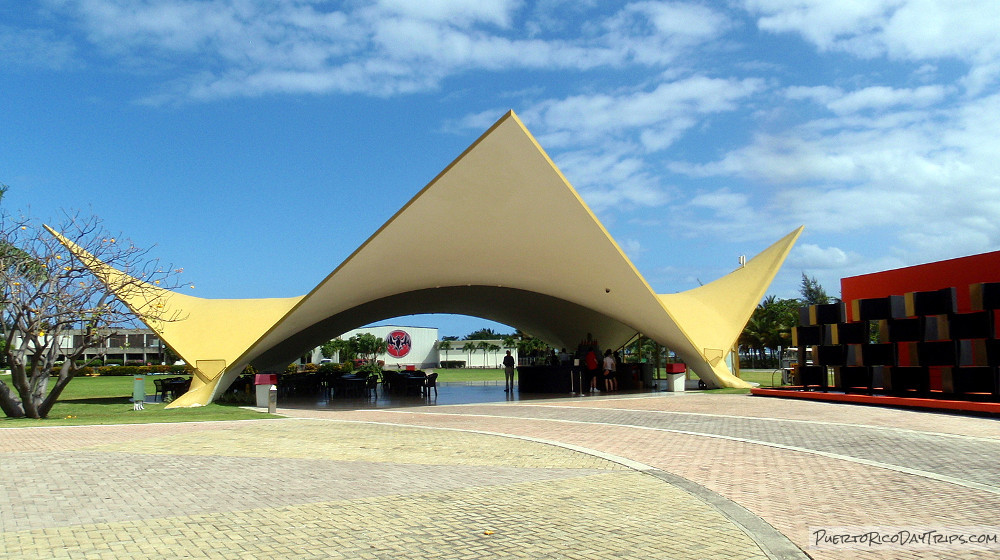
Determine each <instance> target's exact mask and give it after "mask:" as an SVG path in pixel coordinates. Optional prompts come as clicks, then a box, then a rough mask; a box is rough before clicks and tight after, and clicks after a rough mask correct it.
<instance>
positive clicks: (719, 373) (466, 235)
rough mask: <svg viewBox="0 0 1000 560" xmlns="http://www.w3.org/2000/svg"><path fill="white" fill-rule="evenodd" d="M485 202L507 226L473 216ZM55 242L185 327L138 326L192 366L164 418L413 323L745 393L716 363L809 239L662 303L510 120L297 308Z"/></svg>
mask: <svg viewBox="0 0 1000 560" xmlns="http://www.w3.org/2000/svg"><path fill="white" fill-rule="evenodd" d="M487 205H488V206H489V207H490V208H491V209H492V214H493V215H494V216H501V217H502V219H495V220H483V219H481V216H479V215H478V214H476V213H474V212H468V211H467V209H468V208H481V207H484V206H487ZM428 224H433V227H428ZM50 231H51V232H52V233H53V235H55V236H56V237H58V238H59V240H60V241H61V242H62V243H63V244H64V245H65V246H66V247H67V248H68V249H69V250H70V251H72V252H73V253H74V254H76V255H77V256H78V257H79V258H81V260H82V261H83V262H84V263H85V264H87V266H88V267H89V268H90V269H91V270H92V271H93V272H94V273H95V275H97V276H98V277H99V278H100V279H101V280H102V281H104V282H105V283H106V284H107V285H108V286H109V287H111V288H112V289H113V290H116V293H117V294H118V296H119V297H120V298H121V300H122V301H123V302H124V303H125V304H126V305H128V306H129V307H130V308H131V309H132V311H133V312H135V313H136V314H137V315H138V316H139V317H140V318H144V317H148V315H149V314H148V313H144V311H148V307H147V306H148V305H149V302H151V301H155V302H156V305H157V308H158V310H159V311H160V314H161V316H163V315H167V316H172V317H181V318H182V319H180V320H176V321H156V320H148V321H147V325H148V326H149V327H150V328H151V329H152V330H153V331H154V332H156V333H157V334H158V335H159V336H160V337H161V338H162V339H163V340H164V342H166V343H167V344H168V345H169V346H170V347H171V348H173V349H174V351H175V352H177V353H178V354H179V355H180V356H181V357H182V358H183V359H184V360H185V361H187V363H189V364H192V365H194V366H195V376H194V380H193V382H192V385H191V389H190V390H189V391H188V392H187V393H185V394H184V395H182V396H181V397H180V398H178V399H176V400H175V401H173V402H172V403H171V404H170V405H169V406H170V407H184V406H199V405H204V404H207V403H209V402H211V401H212V400H213V399H214V398H215V396H216V395H218V394H220V393H221V392H222V391H224V390H225V389H226V388H227V387H228V386H229V385H230V384H231V383H232V382H233V380H234V379H236V377H237V376H238V375H239V374H240V372H242V371H243V369H244V368H245V367H246V366H247V365H253V366H254V367H255V368H257V369H258V370H267V369H272V368H283V367H284V366H285V365H287V364H288V363H290V362H292V361H294V359H295V358H297V357H298V356H301V355H302V354H303V353H305V352H306V351H308V350H310V349H312V348H315V347H316V346H318V345H320V344H322V343H324V342H326V341H327V340H330V339H331V338H332V337H334V336H337V335H339V334H342V333H344V332H347V331H349V330H351V329H354V328H357V327H360V326H363V325H366V324H370V323H372V322H375V321H379V320H382V319H388V318H392V317H398V316H402V315H410V314H416V313H458V314H465V315H473V316H478V317H482V318H485V319H490V320H494V321H497V322H500V323H504V324H507V325H511V326H513V327H516V328H519V329H520V330H522V331H523V332H525V333H529V334H531V335H533V336H535V337H538V338H540V339H542V340H544V341H545V342H547V343H548V344H550V345H552V346H554V347H559V348H575V347H576V345H577V343H578V342H580V341H581V340H584V339H585V337H586V336H587V334H591V335H592V336H593V337H594V339H595V340H597V341H598V342H599V343H600V344H602V345H603V346H605V347H608V348H617V347H620V346H622V345H623V344H625V343H627V342H628V341H629V340H630V339H631V338H632V337H633V336H635V335H636V334H637V333H642V334H643V335H644V336H646V337H649V338H651V339H653V340H655V341H656V342H658V343H659V344H662V345H664V346H666V347H668V348H670V349H671V350H672V351H674V352H675V353H676V354H677V355H678V356H680V357H681V358H682V359H683V360H684V362H685V363H686V364H687V365H688V367H689V368H691V369H692V370H693V371H694V372H695V373H696V374H697V375H698V376H699V377H700V378H701V379H702V380H704V381H705V382H706V383H707V384H709V385H710V386H713V387H746V386H747V385H746V383H745V382H743V381H742V380H740V379H739V378H737V377H735V376H734V375H733V374H732V372H731V371H730V370H729V368H728V367H727V366H726V361H725V357H726V356H727V355H728V354H729V353H730V351H731V349H732V348H733V345H734V344H735V343H736V339H737V338H738V336H739V334H740V332H741V331H742V330H743V327H744V326H745V325H746V323H747V321H748V320H749V319H750V315H751V314H752V313H753V310H754V308H755V307H756V306H757V304H758V302H759V301H760V300H761V298H762V297H763V296H764V293H765V291H766V290H767V288H768V286H769V285H770V283H771V281H772V280H773V279H774V276H775V275H776V274H777V272H778V270H779V269H780V268H781V265H782V263H783V262H784V260H785V258H786V257H787V256H788V253H789V251H791V248H792V246H793V245H794V244H795V241H796V239H798V237H799V235H800V234H801V232H802V228H801V227H800V228H798V229H796V230H795V231H793V232H791V233H789V234H788V235H786V236H785V237H783V238H782V239H780V240H778V241H777V242H775V243H774V244H773V245H771V246H770V247H769V248H767V249H765V250H764V251H763V252H761V253H760V254H759V255H757V256H756V257H754V258H753V259H751V260H750V261H748V262H747V263H746V264H745V265H744V266H742V267H741V268H739V269H737V270H736V271H734V272H732V273H730V274H728V275H726V276H724V277H722V278H720V279H718V280H716V281H714V282H712V283H710V284H706V285H704V286H701V287H699V288H696V289H693V290H690V291H687V292H682V293H677V294H656V293H655V292H654V291H653V289H652V288H651V287H650V286H649V284H648V283H647V282H646V280H645V279H644V278H643V277H642V275H640V274H639V272H638V270H636V268H635V266H634V265H633V264H632V262H631V261H630V260H629V259H628V257H626V256H625V253H624V252H623V251H622V250H621V248H620V247H619V246H618V244H617V243H616V242H615V240H614V239H612V238H611V235H610V234H609V233H608V231H607V230H606V229H605V228H604V226H603V225H602V224H601V223H600V222H599V221H598V219H597V217H596V216H595V215H594V213H593V212H591V210H590V208H589V207H588V206H587V205H586V203H584V201H583V199H582V198H580V195H579V194H578V193H577V192H576V190H574V189H573V187H572V186H571V185H570V184H569V182H568V181H567V180H566V178H565V177H564V176H563V175H562V173H561V172H560V171H559V169H558V168H557V167H556V166H555V164H554V163H553V162H552V160H551V159H550V158H549V157H548V155H547V154H546V153H545V151H544V150H543V149H542V148H541V146H539V144H538V142H537V141H536V140H535V139H534V137H533V136H532V135H531V133H530V132H528V130H527V128H525V126H524V124H523V123H521V121H520V119H518V118H517V115H515V114H514V112H513V111H511V112H508V113H507V114H506V115H504V116H503V117H502V118H501V119H500V120H498V121H497V122H496V123H495V124H494V125H493V126H492V127H490V129H489V130H487V131H486V132H485V133H484V134H483V135H482V136H480V137H479V139H478V140H476V141H475V142H474V143H473V144H472V145H471V146H469V148H467V149H466V150H465V151H464V152H463V153H462V154H461V155H460V156H458V158H457V159H455V160H454V161H453V162H452V163H451V164H450V165H448V167H446V168H445V169H444V170H443V171H441V173H440V174H438V176H437V177H435V178H434V179H433V180H432V181H431V182H430V183H428V184H427V186H425V187H424V188H423V189H422V190H421V191H420V192H419V193H417V194H416V196H414V197H413V198H412V199H411V200H410V201H409V202H407V203H406V204H405V205H404V206H403V207H402V208H401V209H400V210H399V211H398V212H397V213H396V214H395V215H394V216H393V217H392V218H390V219H389V220H388V221H387V222H386V223H385V224H384V225H383V226H382V227H381V228H379V230H378V231H376V232H375V233H374V234H373V235H372V236H371V237H369V238H368V240H367V241H365V242H364V243H363V244H362V245H361V246H360V247H358V249H356V250H355V251H354V253H352V254H351V255H350V256H349V257H347V259H346V260H344V262H342V263H341V264H340V266H338V267H337V268H336V269H335V270H334V271H333V272H331V273H330V275H329V276H327V277H326V278H325V279H324V280H323V281H322V282H320V283H319V284H318V285H317V286H316V287H315V288H313V290H312V291H311V292H309V293H308V294H306V295H304V296H300V297H293V298H281V299H252V300H233V299H222V300H210V299H203V298H196V297H191V296H188V295H183V294H179V293H176V292H172V291H168V290H162V289H160V288H159V287H156V286H152V285H149V284H145V285H143V283H142V282H140V281H137V280H135V279H134V278H130V277H128V276H127V275H126V274H125V273H123V272H121V271H118V270H115V269H113V268H111V267H108V266H107V265H105V264H104V263H101V262H100V261H98V260H97V259H96V258H94V257H93V256H92V255H89V254H88V253H87V252H86V251H84V250H83V249H82V248H80V247H79V246H77V245H75V244H73V243H72V242H70V241H69V240H67V239H65V238H64V237H62V236H60V235H59V234H58V233H56V232H54V231H52V230H50ZM483 238H493V239H503V240H504V246H503V251H499V252H486V251H482V250H481V247H480V246H479V244H477V243H476V240H478V239H483ZM401 242H405V245H406V247H407V250H406V251H400V250H399V247H400V243H401ZM400 271H405V272H402V273H401V272H400ZM119 286H120V287H121V290H120V291H119V290H118V289H117V287H119ZM126 287H127V289H126Z"/></svg>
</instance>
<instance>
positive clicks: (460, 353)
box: [438, 340, 517, 368]
mask: <svg viewBox="0 0 1000 560" xmlns="http://www.w3.org/2000/svg"><path fill="white" fill-rule="evenodd" d="M467 342H471V343H473V344H479V343H480V342H486V343H487V344H495V345H497V346H500V349H499V350H495V351H493V352H487V353H486V354H483V351H482V350H479V349H476V350H475V351H473V352H472V353H471V355H470V353H469V352H468V351H466V350H462V347H463V346H465V344H466V343H467ZM507 350H510V355H511V356H513V357H514V361H515V363H516V362H517V348H504V347H503V344H502V343H501V341H499V340H485V341H480V340H452V341H451V348H450V349H448V350H447V351H445V350H440V349H439V350H438V355H439V356H440V359H441V361H442V362H445V361H448V362H457V361H462V362H465V367H468V368H481V367H486V368H502V367H503V357H504V356H506V355H507Z"/></svg>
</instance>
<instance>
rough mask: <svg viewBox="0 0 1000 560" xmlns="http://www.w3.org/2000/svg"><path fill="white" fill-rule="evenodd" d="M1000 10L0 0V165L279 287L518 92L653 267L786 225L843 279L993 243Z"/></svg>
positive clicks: (201, 282)
mask: <svg viewBox="0 0 1000 560" xmlns="http://www.w3.org/2000/svg"><path fill="white" fill-rule="evenodd" d="M998 28H1000V2H996V1H995V0H984V1H963V0H951V1H939V2H935V1H930V0H870V1H858V2H846V1H845V2H829V1H823V0H816V1H813V0H741V1H738V0H733V1H726V2H722V1H720V2H654V1H641V2H630V3H625V2H622V3H615V2H588V1H584V0H574V1H563V0H540V1H536V2H530V1H514V0H456V1H444V0H437V1H435V0H423V1H421V2H411V1H406V0H386V1H375V2H371V1H361V0H357V1H350V2H306V1H296V0H286V1H281V2H259V1H254V0H228V1H186V0H184V1H182V0H143V1H116V0H48V1H47V0H41V1H38V2H22V1H12V0H0V79H2V82H0V84H2V86H0V182H2V183H5V184H7V185H9V186H10V187H11V189H10V192H9V193H8V195H7V196H6V198H5V199H4V206H5V207H6V208H7V209H8V211H15V212H16V211H23V212H25V213H27V214H29V215H31V216H34V217H37V218H39V219H43V220H47V221H58V218H59V216H60V212H61V210H62V209H72V210H81V211H83V212H85V213H94V214H97V215H99V216H101V217H102V218H103V219H104V221H105V225H106V226H107V227H108V228H109V229H110V230H112V231H114V232H122V233H123V234H124V236H126V237H128V238H130V239H131V240H132V241H133V242H135V243H136V244H137V245H139V246H146V247H148V246H154V247H153V250H152V253H153V254H154V255H155V256H158V257H160V258H161V259H162V260H163V261H165V262H169V263H173V264H174V265H176V266H178V267H183V268H184V273H183V274H184V276H183V278H184V280H185V281H188V282H191V283H194V284H195V289H193V290H191V291H190V292H189V293H192V294H193V295H200V296H202V297H271V296H274V297H278V296H291V295H299V294H302V293H305V292H307V291H308V290H309V289H311V288H312V287H313V286H314V285H316V284H317V283H318V282H319V281H320V280H322V279H323V278H324V277H325V276H326V275H327V274H328V273H329V272H330V271H331V270H333V269H334V268H335V267H336V266H337V265H338V264H340V262H341V261H342V260H343V259H344V258H346V257H347V256H348V255H349V254H350V253H351V252H352V251H353V250H354V249H355V248H356V247H357V246H358V245H359V244H361V243H362V242H363V241H364V240H365V239H367V238H368V236H370V235H371V234H372V233H374V232H375V230H376V229H378V227H379V226H380V225H381V224H382V223H383V222H384V221H385V220H386V219H388V218H389V217H391V216H392V214H393V213H395V212H396V210H398V209H399V208H400V207H401V206H402V205H403V204H404V203H405V202H406V201H407V200H409V199H410V198H411V197H412V196H413V195H414V194H416V193H417V192H418V191H419V190H420V189H421V188H422V187H423V186H424V185H425V184H426V183H427V182H428V181H430V180H431V179H432V178H433V177H434V176H435V175H436V174H437V173H438V172H439V171H440V170H441V169H443V168H444V167H445V166H446V165H448V163H450V162H451V161H452V159H454V158H455V157H456V156H458V155H459V154H460V153H461V152H462V150H464V149H465V148H466V147H467V146H468V145H469V144H470V143H471V142H472V141H474V140H475V139H476V138H477V137H478V136H479V135H480V134H481V133H482V132H483V131H484V130H485V129H486V128H487V127H488V126H489V125H490V124H492V123H493V122H494V121H495V120H496V119H498V118H499V117H500V116H502V115H503V113H504V112H506V111H507V110H509V109H513V110H514V111H515V112H517V113H518V115H519V116H520V117H521V119H522V120H523V121H524V123H525V124H526V125H527V127H528V128H529V129H530V130H531V131H532V133H533V134H534V135H535V136H536V138H537V139H538V140H539V142H540V143H541V145H542V146H543V147H544V148H545V149H546V151H547V152H548V153H549V155H550V156H552V158H553V159H554V160H555V162H556V163H557V165H559V166H560V168H561V169H562V170H563V172H564V174H565V175H566V177H567V178H568V179H569V180H570V182H571V183H573V185H574V186H575V187H576V188H577V190H578V191H580V193H581V195H582V196H583V198H584V199H585V200H586V201H587V203H588V204H589V205H590V206H591V208H592V209H593V210H594V211H595V212H596V214H597V215H598V217H599V218H600V219H601V220H602V222H603V223H604V224H605V226H606V227H607V228H608V230H609V231H610V232H611V234H612V236H613V237H615V239H616V240H617V241H618V242H619V244H620V245H621V246H622V247H623V249H624V250H625V251H626V253H627V254H628V255H629V257H630V258H631V259H632V260H633V262H634V263H635V265H636V267H637V268H638V269H639V271H640V272H641V273H642V274H643V275H644V276H645V277H646V279H647V280H648V281H649V282H650V284H651V285H652V286H653V288H654V289H656V290H657V291H658V292H661V293H667V292H676V291H681V290H686V289H690V288H693V287H695V286H697V285H698V283H699V282H706V283H707V282H709V281H711V280H714V279H716V278H718V277H720V276H722V275H723V274H725V273H727V272H729V271H730V270H732V269H733V268H735V267H736V266H737V259H738V256H739V255H741V254H746V255H748V256H752V255H754V254H756V253H757V252H759V251H760V250H761V249H763V248H764V247H766V246H767V245H769V244H770V243H771V242H773V241H775V240H777V239H778V238H779V237H781V236H782V235H784V234H786V233H788V232H789V231H791V230H793V229H794V228H796V227H798V226H799V225H805V226H806V230H805V233H804V234H803V236H802V237H801V238H800V240H799V243H798V245H797V246H796V248H795V249H794V251H793V253H792V254H791V256H790V257H789V260H788V261H787V263H786V265H785V267H784V269H783V270H782V272H781V273H780V275H779V277H778V278H777V279H776V281H775V283H774V284H773V286H772V289H771V293H773V294H775V295H778V296H779V297H795V296H796V295H797V291H798V286H799V281H800V277H801V274H802V272H805V273H807V274H808V275H810V276H815V277H816V278H817V279H819V280H820V282H821V283H822V284H823V285H824V286H825V287H826V288H827V291H828V292H831V293H832V294H839V279H840V278H842V277H845V276H851V275H856V274H863V273H867V272H875V271H879V270H885V269H889V268H896V267H900V266H906V265H912V264H918V263H923V262H929V261H934V260H939V259H944V258H952V257H958V256H963V255H969V254H975V253H981V252H986V251H993V250H997V249H998V248H1000V247H998V245H1000V243H998V241H1000V137H998V135H997V131H998V130H1000V94H998V84H1000V34H998V33H997V32H996V29H998ZM470 211H472V212H483V213H484V216H488V209H487V208H484V209H470ZM428 227H433V224H428ZM482 243H483V247H484V250H493V251H502V250H503V240H499V239H483V240H482ZM399 322H402V323H404V324H411V325H413V324H418V325H422V326H437V327H440V328H441V333H442V334H443V335H450V334H454V335H464V334H466V333H467V332H469V331H471V330H474V329H475V328H478V327H479V326H495V325H493V324H490V323H487V322H485V321H482V320H479V319H464V318H457V317H450V316H448V317H444V316H433V317H410V318H405V319H403V320H401V321H399ZM500 330H505V329H502V328H501V329H500Z"/></svg>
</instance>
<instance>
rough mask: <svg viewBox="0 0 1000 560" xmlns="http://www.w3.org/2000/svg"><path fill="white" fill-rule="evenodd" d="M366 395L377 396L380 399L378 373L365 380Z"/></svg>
mask: <svg viewBox="0 0 1000 560" xmlns="http://www.w3.org/2000/svg"><path fill="white" fill-rule="evenodd" d="M365 397H375V398H376V399H378V374H377V373H373V374H371V375H369V376H368V381H366V382H365Z"/></svg>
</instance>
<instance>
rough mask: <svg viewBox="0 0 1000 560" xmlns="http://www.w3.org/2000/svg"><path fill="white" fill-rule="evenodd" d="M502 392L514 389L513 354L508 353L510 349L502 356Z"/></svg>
mask: <svg viewBox="0 0 1000 560" xmlns="http://www.w3.org/2000/svg"><path fill="white" fill-rule="evenodd" d="M503 376H504V390H503V392H504V393H509V392H511V391H513V390H514V356H511V355H510V350H508V351H507V355H506V356H504V357H503Z"/></svg>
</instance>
